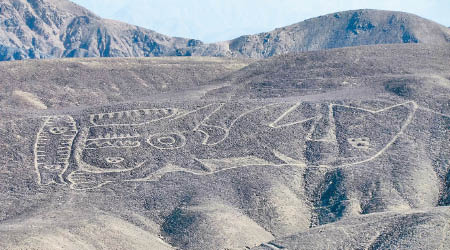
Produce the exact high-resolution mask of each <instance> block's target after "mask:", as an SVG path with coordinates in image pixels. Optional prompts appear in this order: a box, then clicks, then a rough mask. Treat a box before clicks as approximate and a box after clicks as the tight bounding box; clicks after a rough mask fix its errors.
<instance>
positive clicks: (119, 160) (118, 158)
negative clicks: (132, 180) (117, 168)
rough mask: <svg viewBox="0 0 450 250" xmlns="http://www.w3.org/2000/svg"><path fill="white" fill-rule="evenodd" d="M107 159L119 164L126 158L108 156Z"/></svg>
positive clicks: (108, 161) (111, 162) (109, 161)
mask: <svg viewBox="0 0 450 250" xmlns="http://www.w3.org/2000/svg"><path fill="white" fill-rule="evenodd" d="M105 160H106V162H107V163H110V164H117V163H121V162H123V161H124V160H125V159H124V158H122V157H107V158H105Z"/></svg>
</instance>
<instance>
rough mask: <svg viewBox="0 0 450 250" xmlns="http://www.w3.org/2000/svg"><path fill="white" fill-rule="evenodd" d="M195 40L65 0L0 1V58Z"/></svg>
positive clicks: (117, 51)
mask: <svg viewBox="0 0 450 250" xmlns="http://www.w3.org/2000/svg"><path fill="white" fill-rule="evenodd" d="M198 44H199V42H198V41H196V40H190V39H183V38H173V37H168V36H164V35H161V34H159V33H156V32H154V31H151V30H147V29H144V28H140V27H136V26H132V25H128V24H125V23H121V22H116V21H113V20H106V19H102V18H100V17H98V16H96V15H95V14H93V13H92V12H90V11H88V10H86V9H84V8H82V7H80V6H78V5H76V4H74V3H72V2H70V1H67V0H2V1H1V2H0V60H19V59H26V58H59V57H149V56H175V55H179V52H178V49H179V48H185V47H189V46H193V45H198Z"/></svg>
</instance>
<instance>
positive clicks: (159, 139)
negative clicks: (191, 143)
mask: <svg viewBox="0 0 450 250" xmlns="http://www.w3.org/2000/svg"><path fill="white" fill-rule="evenodd" d="M147 143H148V144H150V146H152V147H154V148H157V149H177V148H181V147H183V146H184V145H186V138H185V137H184V136H183V135H182V134H178V133H171V134H155V135H151V136H149V137H148V139H147Z"/></svg>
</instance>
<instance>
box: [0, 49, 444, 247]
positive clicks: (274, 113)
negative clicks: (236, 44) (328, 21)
mask: <svg viewBox="0 0 450 250" xmlns="http://www.w3.org/2000/svg"><path fill="white" fill-rule="evenodd" d="M449 57H450V45H448V44H443V45H432V44H394V45H372V46H359V47H351V48H338V49H330V50H326V51H311V52H307V53H298V54H289V55H280V56H274V57H271V58H269V59H264V60H260V61H253V60H252V61H249V60H242V59H226V58H208V57H202V58H194V57H189V58H150V59H135V58H132V59H128V58H121V59H54V60H42V61H41V60H29V61H20V62H2V63H0V78H1V79H2V83H1V84H2V85H1V86H2V89H3V91H2V96H0V102H1V107H2V109H1V115H0V151H1V154H0V180H1V181H0V234H1V236H2V237H0V249H7V250H12V249H16V250H19V249H20V250H24V249H26V250H31V249H39V250H49V249H61V248H63V249H74V250H75V249H76V250H78V249H105V250H106V249H123V250H128V249H186V250H194V249H217V250H223V249H258V250H261V249H308V250H310V249H317V250H321V249H355V250H356V249H441V250H444V249H448V246H449V245H450V209H449V206H450V195H449V194H450V181H449V180H450V179H449V176H450V162H449V159H450V147H449V145H450V102H449V100H450V65H449V63H448V58H449Z"/></svg>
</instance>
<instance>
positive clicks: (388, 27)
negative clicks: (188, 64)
mask: <svg viewBox="0 0 450 250" xmlns="http://www.w3.org/2000/svg"><path fill="white" fill-rule="evenodd" d="M448 42H450V30H449V29H448V28H447V27H445V26H442V25H439V24H437V23H434V22H432V21H430V20H427V19H424V18H421V17H419V16H416V15H413V14H408V13H402V12H394V11H381V10H355V11H345V12H339V13H334V14H329V15H326V16H320V17H317V18H312V19H309V20H306V21H303V22H300V23H297V24H293V25H290V26H287V27H283V28H279V29H276V30H274V31H271V32H266V33H261V34H256V35H247V36H241V37H239V38H236V39H234V40H231V41H228V42H226V43H223V44H212V45H209V46H203V47H202V49H204V51H202V50H200V52H197V53H198V54H202V55H218V56H234V57H253V58H266V57H271V56H274V55H280V54H286V53H290V52H300V51H312V50H322V49H330V48H340V47H349V46H359V45H370V44H392V43H429V44H445V43H448Z"/></svg>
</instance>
